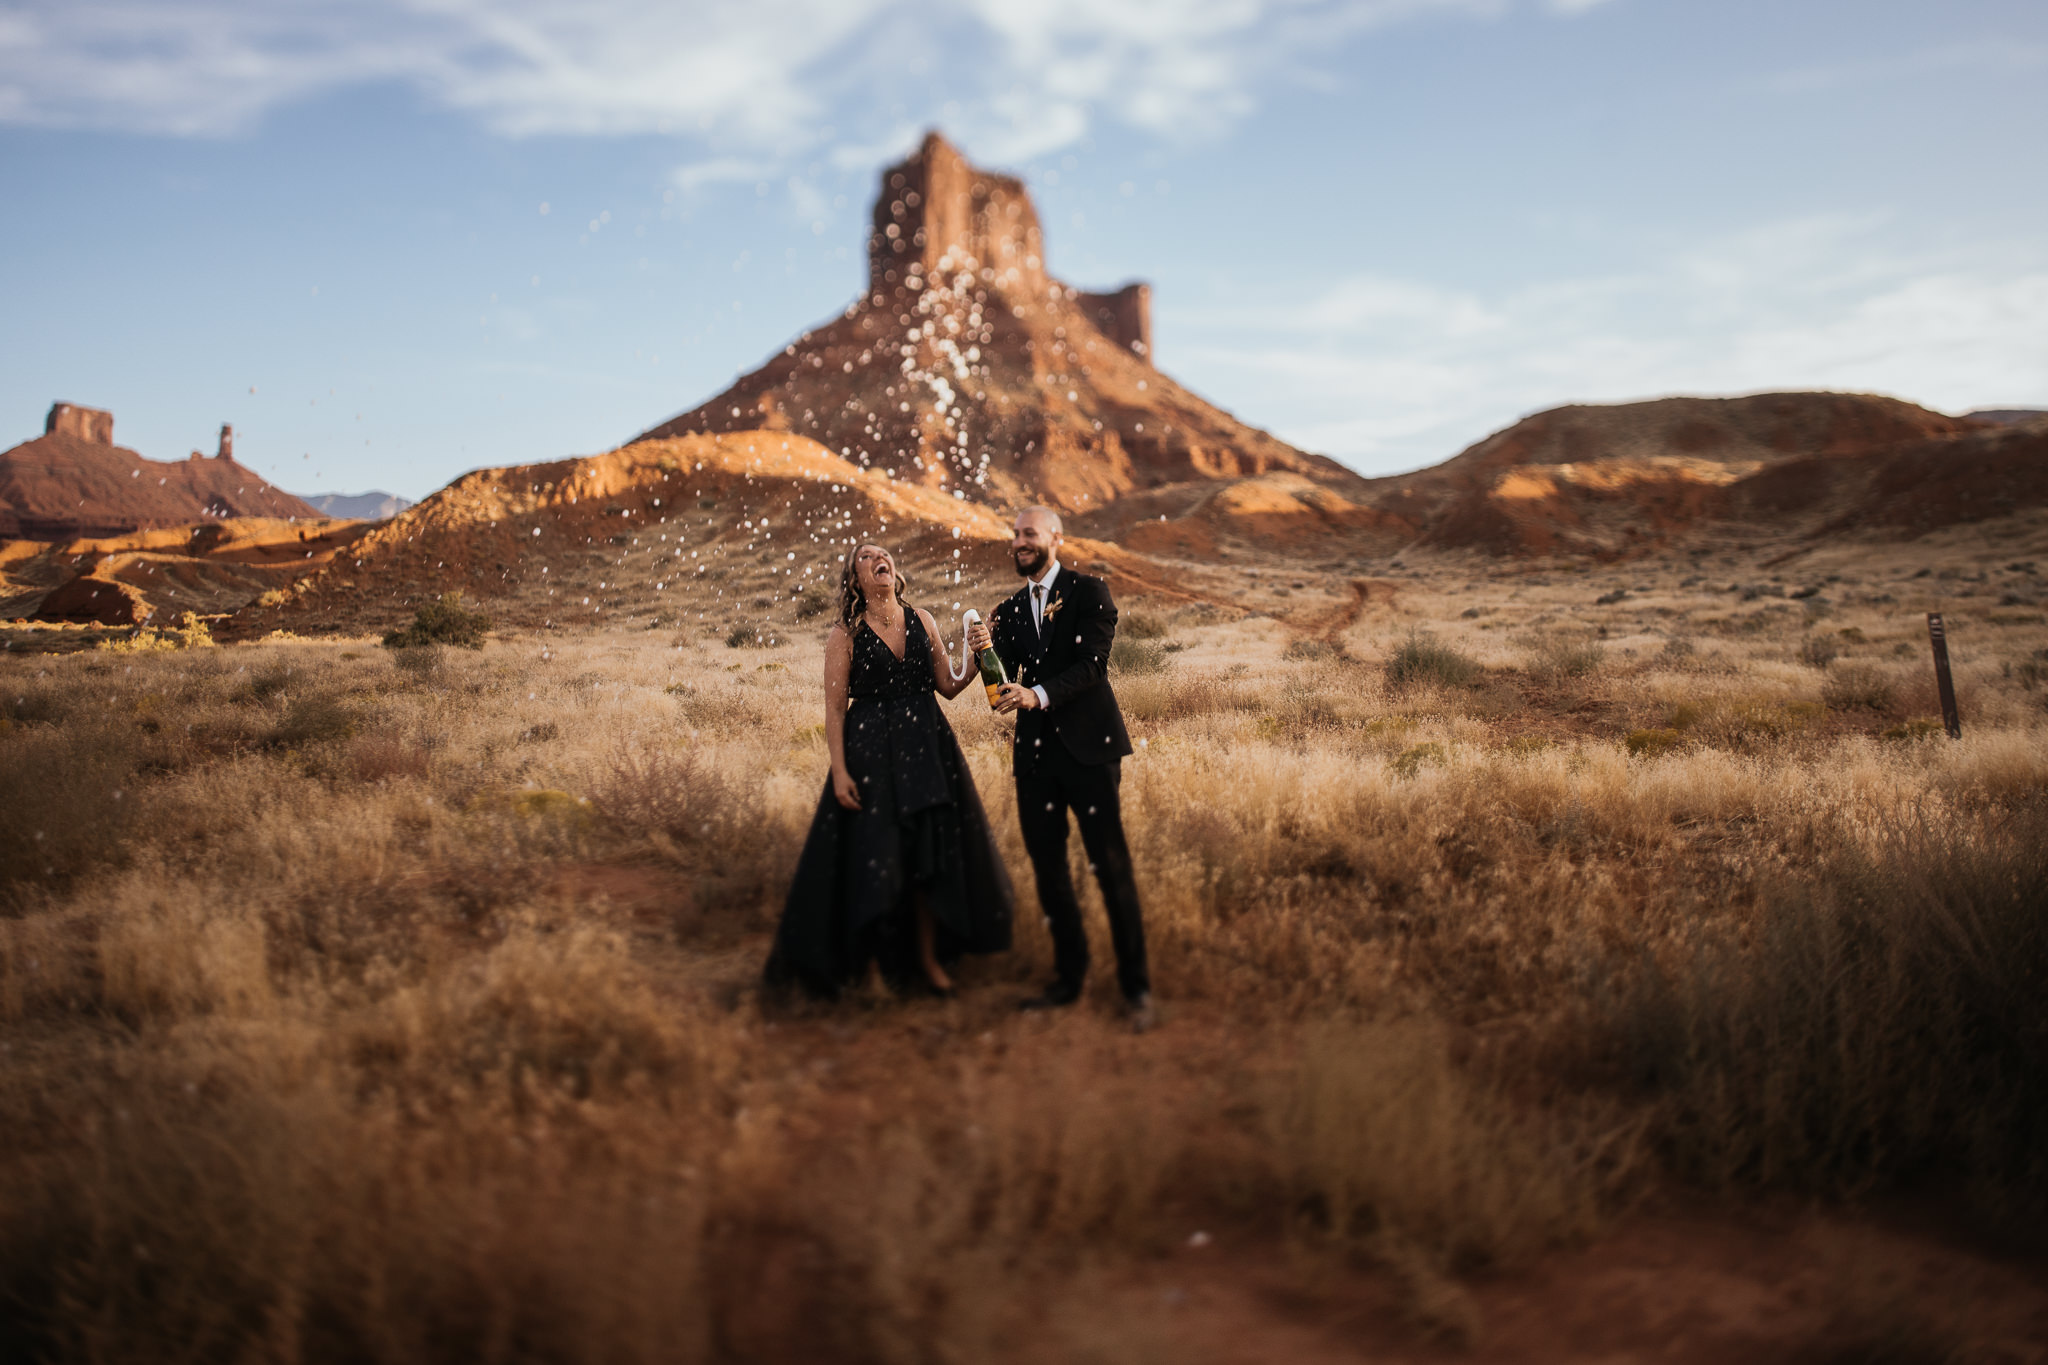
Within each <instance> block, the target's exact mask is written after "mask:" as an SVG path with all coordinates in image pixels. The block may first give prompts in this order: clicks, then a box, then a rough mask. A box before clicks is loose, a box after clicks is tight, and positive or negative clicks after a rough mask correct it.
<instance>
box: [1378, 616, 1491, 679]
mask: <svg viewBox="0 0 2048 1365" xmlns="http://www.w3.org/2000/svg"><path fill="white" fill-rule="evenodd" d="M1386 671H1387V682H1388V684H1389V685H1390V686H1392V687H1396V688H1402V687H1412V686H1415V685H1416V684H1418V683H1420V684H1434V685H1436V686H1438V687H1470V686H1471V685H1472V684H1474V683H1476V682H1477V681H1478V680H1479V676H1480V674H1481V673H1483V672H1484V671H1485V670H1484V669H1482V668H1481V667H1480V665H1479V661H1478V660H1476V659H1474V658H1472V657H1471V656H1470V655H1468V654H1464V653H1461V652H1460V651H1459V650H1457V649H1456V648H1454V647H1453V646H1451V645H1447V644H1445V643H1443V642H1442V641H1441V640H1438V639H1437V638H1436V637H1435V636H1433V635H1430V634H1428V633H1427V632H1424V631H1419V630H1418V631H1411V632H1409V635H1408V638H1407V639H1406V640H1404V641H1403V642H1402V643H1401V644H1400V645H1399V646H1397V647H1396V648H1395V650H1394V652H1393V653H1392V654H1390V655H1388V656H1387V664H1386Z"/></svg>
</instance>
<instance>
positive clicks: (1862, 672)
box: [1820, 664, 1897, 711]
mask: <svg viewBox="0 0 2048 1365" xmlns="http://www.w3.org/2000/svg"><path fill="white" fill-rule="evenodd" d="M1820 698H1821V700H1822V701H1824V702H1826V703H1827V704H1828V705H1829V706H1831V707H1833V708H1834V709H1835V710H1837V711H1849V710H1854V709H1855V708H1857V707H1867V708H1868V709H1870V710H1872V711H1888V710H1890V709H1891V707H1892V703H1893V702H1894V701H1895V700H1896V698H1897V689H1895V688H1894V687H1893V686H1892V680H1891V677H1890V675H1888V674H1885V673H1880V672H1879V671H1878V670H1877V669H1875V668H1872V667H1871V666H1870V665H1868V664H1845V665H1843V666H1842V667H1840V668H1831V669H1829V670H1828V676H1827V680H1826V681H1825V682H1823V683H1821V685H1820Z"/></svg>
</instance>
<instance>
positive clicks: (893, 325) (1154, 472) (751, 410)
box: [636, 133, 1363, 512]
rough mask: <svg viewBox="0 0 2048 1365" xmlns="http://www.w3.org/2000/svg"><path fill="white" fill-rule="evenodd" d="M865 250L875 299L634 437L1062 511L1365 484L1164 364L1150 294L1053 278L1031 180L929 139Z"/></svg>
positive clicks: (886, 202) (896, 180) (896, 182)
mask: <svg viewBox="0 0 2048 1365" xmlns="http://www.w3.org/2000/svg"><path fill="white" fill-rule="evenodd" d="M867 247H868V288H867V291H866V293H864V294H863V295H862V296H861V297H860V298H859V299H857V300H855V301H854V302H853V304H851V305H850V306H849V307H848V308H847V309H846V310H845V311H844V312H843V313H842V314H841V315H840V316H839V317H837V318H834V319H832V320H831V321H830V322H827V323H825V324H823V325H821V326H819V327H816V328H814V329H812V330H811V331H808V332H805V333H804V334H803V335H802V336H800V337H799V338H797V339H796V340H795V341H794V342H792V343H791V344H790V345H789V346H788V347H786V348H785V349H784V350H783V352H782V353H781V354H780V355H778V356H776V357H774V358H773V359H771V360H770V361H769V362H768V363H767V364H766V365H764V366H762V367H761V368H760V369H758V370H756V371H754V372H753V373H752V374H749V375H746V376H745V377H743V378H742V379H740V380H739V382H738V383H736V384H734V385H733V386H732V387H731V388H730V389H728V390H727V391H726V392H724V393H722V394H720V395H719V396H718V397H716V398H714V399H712V400H711V401H710V402H708V403H705V404H703V405H702V406H701V407H697V408H693V409H692V410H690V411H689V412H685V413H683V414H682V415H680V416H678V417H674V418H671V419H670V420H668V421H666V422H663V423H662V424H660V425H659V426H656V427H654V428H652V429H651V430H649V431H647V432H644V433H643V434H642V435H641V436H639V437H637V438H636V439H637V440H654V439H661V438H666V437H674V436H681V435H684V434H687V433H692V432H702V433H719V432H729V431H746V430H760V429H765V430H770V431H787V432H792V433H795V434H798V435H803V436H807V437H810V438H811V439H813V440H815V441H817V442H818V443H819V444H821V445H823V446H825V447H826V448H828V449H830V450H832V451H834V452H835V453H837V454H838V455H840V456H841V457H842V458H844V459H846V460H849V461H851V462H853V463H854V464H855V465H857V466H859V467H862V468H869V469H879V470H884V471H887V472H888V473H889V474H890V475H891V476H892V477H894V478H898V479H906V480H910V481H912V482H916V483H921V484H925V485H928V486H930V487H933V488H937V489H941V490H944V491H946V492H948V493H951V494H953V495H955V496H956V497H959V498H961V499H964V500H970V501H975V502H981V503H987V504H991V505H996V506H1005V507H1008V506H1014V505H1016V504H1018V503H1021V502H1033V501H1042V502H1047V503H1050V504H1052V505H1054V506H1056V507H1059V508H1062V509H1064V510H1066V511H1068V512H1087V511H1092V510H1095V509H1098V508H1101V507H1103V506H1105V505H1106V504H1108V503H1110V502H1113V501H1115V500H1116V499H1118V498H1121V497H1124V496H1126V495H1128V494H1130V493H1132V492H1134V491H1138V490H1144V489H1155V488H1161V487H1165V486H1169V485H1175V484H1183V483H1187V482H1190V481H1200V482H1207V481H1213V480H1219V479H1221V480H1228V479H1237V478H1242V477H1246V476H1255V475H1262V474H1266V473H1269V472H1284V473H1287V474H1291V475H1294V476H1296V477H1297V478H1298V479H1305V480H1307V481H1309V482H1311V483H1313V484H1317V485H1322V486H1325V487H1328V488H1331V489H1343V490H1351V489H1355V488H1357V487H1359V486H1362V484H1363V481H1362V480H1361V479H1359V478H1358V476H1357V475H1355V474H1353V473H1351V472H1350V471H1349V470H1347V469H1345V468H1343V467H1342V466H1341V465H1338V464H1336V463H1335V462H1333V461H1331V460H1327V459H1324V458H1323V457H1321V456H1318V455H1311V454H1308V453H1305V452H1303V451H1300V450H1296V449H1295V448H1294V447H1293V446H1290V445H1288V444H1286V443H1285V442H1283V441H1280V440H1277V439H1275V438H1274V437H1273V436H1271V435H1269V434H1268V433H1266V432H1264V431H1261V430H1259V429H1258V428H1256V427H1253V426H1249V425H1247V424H1246V423H1243V422H1240V421H1238V420H1237V419H1236V418H1235V417H1232V416H1231V415H1230V414H1229V413H1227V412H1224V411H1223V410H1222V409H1220V408H1218V407H1216V406H1215V405H1214V404H1211V403H1209V402H1207V401H1205V400H1204V399H1202V398H1201V397H1199V396H1198V395H1196V394H1194V393H1191V392H1189V391H1188V390H1187V389H1185V388H1183V387H1182V386H1181V385H1179V384H1178V383H1176V382H1174V380H1173V379H1172V378H1171V377H1170V376H1168V375H1166V374H1164V373H1162V372H1161V371H1160V370H1159V369H1158V368H1157V366H1156V365H1155V364H1154V363H1153V360H1154V355H1153V343H1152V327H1151V290H1150V288H1149V287H1148V286H1146V285H1144V284H1140V283H1130V284H1125V285H1123V286H1121V287H1119V288H1116V289H1112V290H1107V291H1104V292H1100V293H1091V292H1088V291H1085V290H1079V289H1075V288H1073V287H1071V286H1069V285H1066V284H1063V283H1061V282H1060V281H1059V280H1058V279H1056V278H1054V277H1053V276H1052V275H1051V274H1050V273H1049V272H1048V270H1047V268H1046V256H1045V240H1044V231H1043V229H1042V228H1041V226H1040V224H1039V221H1038V213H1037V210H1036V209H1034V208H1033V207H1032V204H1031V196H1030V195H1029V194H1028V193H1027V192H1026V191H1025V189H1024V185H1023V183H1022V182H1021V181H1019V180H1018V179H1016V178H1015V177H1014V176H1008V175H999V174H996V173H994V172H991V171H986V170H981V169H979V168H977V167H975V166H972V165H970V164H969V163H968V162H967V160H966V158H964V157H963V156H961V155H960V153H959V152H958V151H956V150H955V149H954V148H953V147H952V146H951V144H949V143H948V142H946V140H945V139H944V138H942V137H940V136H939V135H938V134H937V133H932V134H929V135H928V136H926V138H925V139H924V142H923V144H922V145H921V146H920V147H919V148H918V150H917V151H916V153H915V154H914V155H912V156H911V157H910V158H909V159H908V160H906V161H904V162H902V163H900V164H898V165H895V166H892V167H890V168H889V169H888V170H886V171H884V172H883V173H882V177H881V185H880V190H879V193H878V194H877V196H876V199H875V207H874V215H873V226H872V230H871V231H870V233H869V235H868V240H867Z"/></svg>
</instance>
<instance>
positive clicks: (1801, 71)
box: [1769, 39, 2048, 94]
mask: <svg viewBox="0 0 2048 1365" xmlns="http://www.w3.org/2000/svg"><path fill="white" fill-rule="evenodd" d="M2043 67H2048V43H2040V42H2029V41H2027V40H2024V39H1981V40H1975V41H1969V42H1957V43H1944V44H1942V45H1941V46H1939V47H1929V48H1922V49H1920V50H1919V51H1917V52H1900V53H1893V54H1890V55H1887V56H1882V57H1869V58H1862V59H1857V60H1849V61H1842V62H1833V63H1826V64H1822V65H1816V66H1803V67H1798V68H1796V69H1794V70H1790V71H1783V72H1780V73H1779V74H1777V75H1776V76H1773V77H1772V78H1771V79H1770V81H1769V84H1770V86H1771V87H1772V88H1773V89H1776V90H1778V91H1781V92H1783V93H1786V94H1815V93H1826V92H1831V91H1837V90H1843V89H1847V88H1849V87H1851V86H1857V85H1874V84H1891V83H1895V82H1898V81H1901V80H1908V79H1912V78H1914V77H1925V76H1928V75H1932V74H1935V73H1938V72H1955V71H1965V72H1978V73H1981V74H1985V75H1993V76H1996V75H2030V74H2032V73H2034V72H2037V71H2039V70H2041V69H2042V68H2043Z"/></svg>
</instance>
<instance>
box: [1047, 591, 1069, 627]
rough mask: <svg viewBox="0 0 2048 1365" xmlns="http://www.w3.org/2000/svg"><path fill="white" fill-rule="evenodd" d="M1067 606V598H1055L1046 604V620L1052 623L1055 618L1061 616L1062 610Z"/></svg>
mask: <svg viewBox="0 0 2048 1365" xmlns="http://www.w3.org/2000/svg"><path fill="white" fill-rule="evenodd" d="M1065 605H1067V599H1066V598H1064V597H1055V598H1053V599H1052V601H1050V602H1048V603H1046V604H1045V619H1046V620H1048V621H1050V620H1052V618H1053V617H1055V616H1058V615H1059V614H1060V608H1061V607H1064V606H1065Z"/></svg>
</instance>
